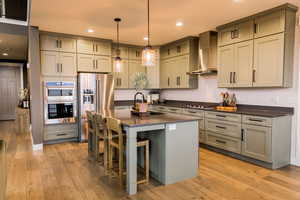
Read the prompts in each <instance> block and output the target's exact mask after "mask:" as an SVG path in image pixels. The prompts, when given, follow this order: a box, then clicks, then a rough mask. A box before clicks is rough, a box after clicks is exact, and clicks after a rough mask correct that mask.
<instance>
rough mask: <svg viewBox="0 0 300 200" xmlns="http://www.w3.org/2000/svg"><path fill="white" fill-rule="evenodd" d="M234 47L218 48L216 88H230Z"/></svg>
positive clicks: (233, 63)
mask: <svg viewBox="0 0 300 200" xmlns="http://www.w3.org/2000/svg"><path fill="white" fill-rule="evenodd" d="M234 47H235V46H234V45H228V46H224V47H219V48H218V86H219V87H232V86H233V81H232V79H233V72H234V68H235V67H234V65H235V59H234Z"/></svg>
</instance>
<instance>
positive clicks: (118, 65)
mask: <svg viewBox="0 0 300 200" xmlns="http://www.w3.org/2000/svg"><path fill="white" fill-rule="evenodd" d="M114 21H115V22H117V49H116V57H115V62H114V65H115V72H121V71H122V59H121V57H120V43H119V23H120V21H121V18H115V19H114Z"/></svg>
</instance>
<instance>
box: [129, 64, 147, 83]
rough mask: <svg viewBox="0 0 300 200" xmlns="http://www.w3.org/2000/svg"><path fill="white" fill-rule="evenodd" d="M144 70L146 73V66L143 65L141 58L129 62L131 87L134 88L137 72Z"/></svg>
mask: <svg viewBox="0 0 300 200" xmlns="http://www.w3.org/2000/svg"><path fill="white" fill-rule="evenodd" d="M138 72H143V73H146V68H145V67H144V66H142V62H141V61H140V60H129V63H128V78H129V88H134V84H133V80H134V78H135V75H136V73H138Z"/></svg>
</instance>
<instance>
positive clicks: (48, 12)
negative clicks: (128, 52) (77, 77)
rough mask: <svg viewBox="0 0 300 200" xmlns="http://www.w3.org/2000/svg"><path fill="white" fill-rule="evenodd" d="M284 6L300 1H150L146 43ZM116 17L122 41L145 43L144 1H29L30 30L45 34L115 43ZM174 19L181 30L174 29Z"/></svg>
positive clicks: (175, 37) (145, 16)
mask: <svg viewBox="0 0 300 200" xmlns="http://www.w3.org/2000/svg"><path fill="white" fill-rule="evenodd" d="M236 1H239V3H235V2H236ZM287 2H289V3H292V4H294V5H297V6H298V7H300V0H150V15H151V16H150V18H151V19H150V21H151V43H152V45H159V44H163V43H167V42H170V41H173V40H176V39H180V38H182V37H185V36H189V35H197V34H198V33H201V32H204V31H207V30H211V29H214V28H215V27H216V26H218V25H222V24H224V23H227V22H230V21H232V20H235V19H239V18H241V17H246V16H248V15H251V14H255V13H256V12H259V11H263V10H266V9H269V8H272V7H275V6H278V5H281V4H283V3H287ZM115 17H121V18H122V22H121V24H120V40H121V42H123V43H129V44H136V45H144V44H145V43H146V42H145V41H144V40H143V38H144V36H146V33H147V13H146V0H32V10H31V25H34V26H39V28H40V29H41V30H45V31H52V32H60V33H68V34H75V35H84V36H92V37H100V38H106V39H113V40H115V38H116V24H115V22H114V21H113V19H114V18H115ZM177 20H182V21H183V23H184V26H183V27H176V26H175V23H176V21H177ZM89 28H91V29H94V30H95V32H94V33H87V29H89Z"/></svg>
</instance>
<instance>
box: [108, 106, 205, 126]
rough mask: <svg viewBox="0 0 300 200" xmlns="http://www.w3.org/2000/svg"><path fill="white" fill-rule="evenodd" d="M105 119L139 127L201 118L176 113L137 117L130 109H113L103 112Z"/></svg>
mask: <svg viewBox="0 0 300 200" xmlns="http://www.w3.org/2000/svg"><path fill="white" fill-rule="evenodd" d="M102 113H103V114H104V116H105V117H114V118H116V119H119V120H120V121H121V123H122V125H123V126H129V127H138V126H145V125H155V124H166V123H178V122H188V121H195V120H199V119H200V118H199V117H195V116H187V115H180V114H174V113H161V114H154V115H150V116H143V117H139V116H135V115H132V114H131V112H130V109H121V110H118V109H112V110H106V111H104V112H102Z"/></svg>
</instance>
